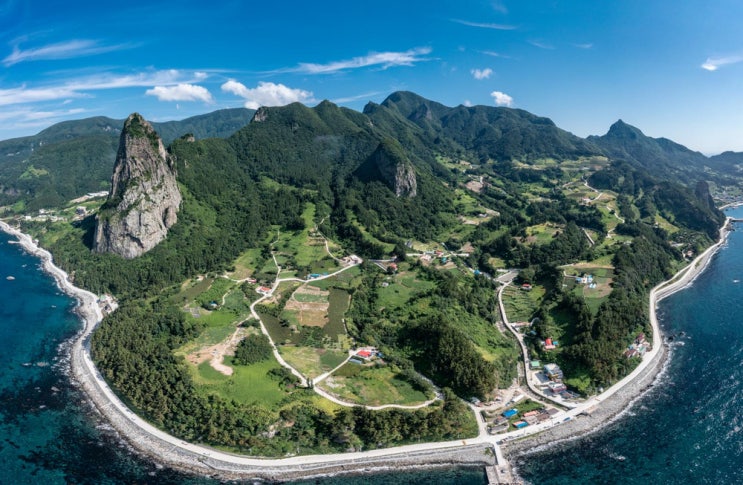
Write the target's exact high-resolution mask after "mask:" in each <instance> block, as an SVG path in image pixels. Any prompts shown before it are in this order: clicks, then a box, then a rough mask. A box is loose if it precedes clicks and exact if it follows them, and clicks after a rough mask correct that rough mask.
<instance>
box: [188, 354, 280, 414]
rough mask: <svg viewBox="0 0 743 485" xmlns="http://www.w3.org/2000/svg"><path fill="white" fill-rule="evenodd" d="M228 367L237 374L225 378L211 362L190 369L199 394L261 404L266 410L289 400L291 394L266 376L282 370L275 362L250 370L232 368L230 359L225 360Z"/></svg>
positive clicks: (268, 361) (256, 366)
mask: <svg viewBox="0 0 743 485" xmlns="http://www.w3.org/2000/svg"><path fill="white" fill-rule="evenodd" d="M225 364H226V365H229V366H231V367H232V368H233V369H234V370H235V372H234V374H232V375H231V376H226V375H224V374H221V373H219V372H217V371H216V370H214V369H213V368H212V367H211V366H210V365H209V362H208V361H207V362H204V363H202V364H200V365H199V366H198V367H195V366H193V365H189V368H190V369H191V372H192V376H193V379H194V383H195V384H196V385H197V387H198V388H199V390H200V392H203V393H205V394H212V393H213V394H217V395H219V396H221V397H223V398H224V399H227V400H232V399H234V400H235V401H237V402H258V403H260V404H261V405H264V406H275V405H276V404H278V403H279V402H281V401H282V400H283V399H284V398H286V397H287V396H288V395H289V393H288V392H287V391H284V390H283V389H281V387H280V386H279V384H278V382H277V381H275V380H272V379H271V378H270V377H269V376H268V375H267V374H268V372H269V371H270V370H272V369H277V368H279V367H280V366H279V364H278V362H276V361H275V360H274V359H273V358H271V359H270V360H266V361H264V362H258V363H256V364H252V365H249V366H242V365H233V364H232V362H231V359H230V358H229V357H228V358H226V359H225Z"/></svg>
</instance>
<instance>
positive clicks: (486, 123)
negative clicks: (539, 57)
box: [364, 92, 602, 161]
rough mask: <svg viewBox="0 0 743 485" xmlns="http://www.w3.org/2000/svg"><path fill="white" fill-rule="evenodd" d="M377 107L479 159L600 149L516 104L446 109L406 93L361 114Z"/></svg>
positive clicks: (596, 151) (438, 142)
mask: <svg viewBox="0 0 743 485" xmlns="http://www.w3.org/2000/svg"><path fill="white" fill-rule="evenodd" d="M380 109H387V110H389V111H391V112H393V113H396V114H399V115H400V116H401V117H403V118H405V119H407V120H409V121H411V122H413V123H415V124H416V125H417V126H419V127H420V128H421V129H422V130H423V132H424V133H425V134H426V137H427V138H428V139H429V140H430V141H431V142H433V143H434V144H436V145H441V144H443V145H444V146H448V147H449V148H451V149H454V150H457V151H460V152H461V151H473V152H474V153H475V154H476V155H477V156H478V157H479V159H480V161H487V160H488V159H492V160H496V161H510V160H514V159H516V160H523V161H529V160H534V159H536V158H545V157H554V158H558V159H565V158H569V157H580V156H590V155H600V154H602V152H601V150H600V149H599V148H598V147H596V146H594V145H593V144H592V143H590V142H588V141H586V140H584V139H582V138H579V137H577V136H575V135H573V134H571V133H568V132H567V131H565V130H561V129H560V128H558V127H557V126H555V124H554V123H553V122H552V120H550V119H549V118H543V117H539V116H535V115H533V114H531V113H529V112H527V111H524V110H520V109H512V108H494V107H489V106H471V107H466V106H461V105H460V106H457V107H455V108H448V107H446V106H443V105H441V104H439V103H436V102H434V101H429V100H427V99H425V98H422V97H420V96H418V95H417V94H414V93H410V92H397V93H393V94H392V95H390V96H389V97H388V98H387V99H386V100H385V101H384V102H383V103H382V104H381V107H380V106H376V105H373V104H369V105H367V107H366V108H364V113H366V114H369V115H373V114H374V113H376V112H378V111H380Z"/></svg>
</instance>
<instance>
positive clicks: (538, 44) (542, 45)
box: [528, 40, 555, 50]
mask: <svg viewBox="0 0 743 485" xmlns="http://www.w3.org/2000/svg"><path fill="white" fill-rule="evenodd" d="M528 42H529V44H531V45H533V46H534V47H539V48H540V49H547V50H553V49H554V48H555V46H553V45H552V44H548V43H546V42H543V41H541V40H529V41H528Z"/></svg>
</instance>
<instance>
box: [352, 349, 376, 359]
mask: <svg viewBox="0 0 743 485" xmlns="http://www.w3.org/2000/svg"><path fill="white" fill-rule="evenodd" d="M356 357H361V358H362V359H364V360H369V359H371V357H372V353H371V352H370V351H369V350H366V349H362V350H359V351H358V352H356Z"/></svg>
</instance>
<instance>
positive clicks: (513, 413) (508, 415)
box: [502, 408, 519, 418]
mask: <svg viewBox="0 0 743 485" xmlns="http://www.w3.org/2000/svg"><path fill="white" fill-rule="evenodd" d="M518 413H519V410H518V409H516V408H513V409H509V410H507V411H503V413H502V415H503V417H504V418H512V417H514V416H516V415H517V414H518Z"/></svg>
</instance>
